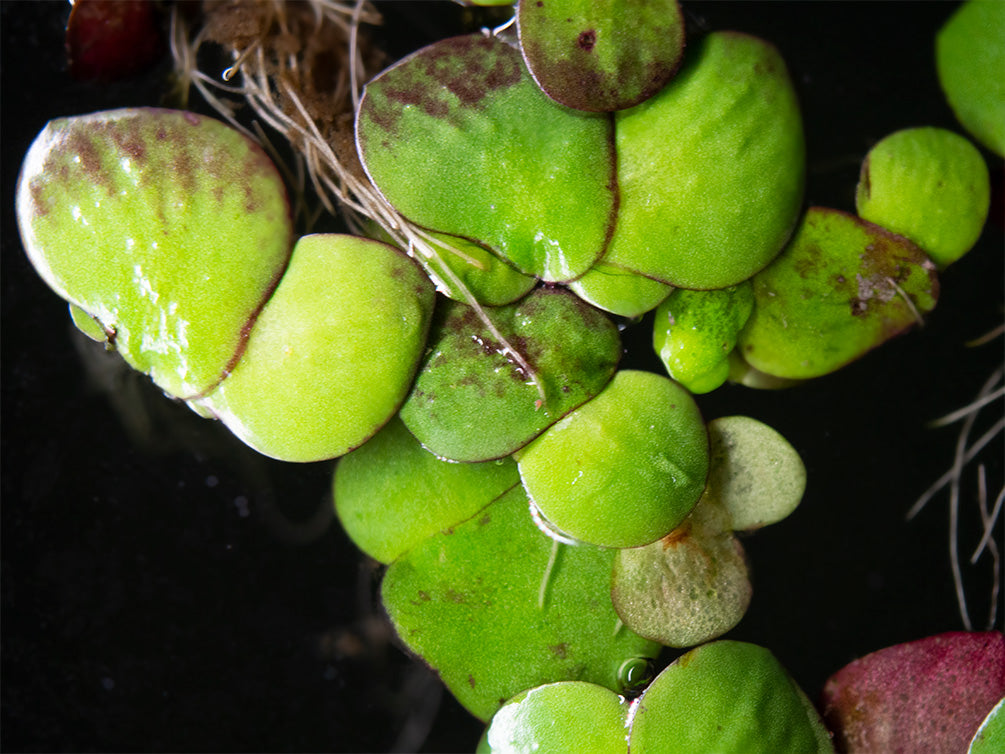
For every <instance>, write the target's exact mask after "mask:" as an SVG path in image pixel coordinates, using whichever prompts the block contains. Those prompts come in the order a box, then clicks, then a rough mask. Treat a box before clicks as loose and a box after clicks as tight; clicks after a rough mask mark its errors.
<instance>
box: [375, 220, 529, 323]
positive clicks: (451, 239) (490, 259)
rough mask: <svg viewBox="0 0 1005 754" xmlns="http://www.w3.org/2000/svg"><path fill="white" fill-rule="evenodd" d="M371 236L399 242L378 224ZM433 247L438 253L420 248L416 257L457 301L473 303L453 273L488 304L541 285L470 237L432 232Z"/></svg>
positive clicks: (440, 288)
mask: <svg viewBox="0 0 1005 754" xmlns="http://www.w3.org/2000/svg"><path fill="white" fill-rule="evenodd" d="M368 231H369V235H371V236H372V237H373V238H376V239H377V240H378V241H384V242H385V243H390V244H391V245H392V246H393V245H395V242H394V240H393V239H392V238H391V237H390V236H389V235H388V234H387V233H386V232H384V230H383V229H382V228H380V226H378V225H377V224H376V223H372V224H370V226H369V227H368ZM430 235H431V236H432V239H433V240H432V241H430V246H431V247H432V248H433V250H434V251H435V252H436V255H435V256H432V257H427V256H425V255H423V254H421V253H419V252H418V251H416V253H414V254H413V258H414V259H415V260H416V261H417V262H418V263H419V264H421V265H422V267H423V269H425V271H426V274H427V275H429V278H430V279H431V280H432V281H433V283H434V284H435V285H436V290H438V291H439V292H440V293H442V294H443V295H444V296H447V297H449V298H452V299H453V300H454V301H460V302H462V303H469V301H468V298H467V296H465V294H464V291H463V290H462V289H461V288H460V287H459V286H458V285H457V284H455V283H454V282H453V279H452V277H451V274H450V273H451V272H452V273H453V274H454V275H456V276H457V278H458V279H459V280H460V282H461V283H462V284H463V285H464V287H465V288H467V292H468V293H470V294H471V295H472V296H473V297H474V299H475V301H477V302H478V303H479V304H482V305H484V306H504V305H505V304H511V303H513V302H514V301H516V300H517V299H519V298H522V297H523V296H525V295H527V293H529V292H530V290H531V288H533V287H534V286H535V285H536V284H537V278H535V277H533V276H532V275H524V274H523V273H521V272H517V271H516V269H515V268H514V267H513V266H512V265H511V264H509V263H508V262H505V261H503V260H502V259H500V258H499V257H498V256H496V255H495V254H494V253H492V252H491V251H489V250H488V249H485V248H483V247H481V246H479V245H478V244H476V243H472V242H471V241H469V240H467V239H466V238H458V237H457V236H448V235H446V234H445V233H430Z"/></svg>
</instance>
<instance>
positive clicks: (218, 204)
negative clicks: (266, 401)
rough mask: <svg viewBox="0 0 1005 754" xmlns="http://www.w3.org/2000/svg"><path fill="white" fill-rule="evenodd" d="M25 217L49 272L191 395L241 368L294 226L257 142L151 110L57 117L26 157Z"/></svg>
mask: <svg viewBox="0 0 1005 754" xmlns="http://www.w3.org/2000/svg"><path fill="white" fill-rule="evenodd" d="M17 218H18V225H19V228H20V231H21V238H22V240H23V241H24V247H25V250H26V251H27V253H28V256H29V258H30V259H31V261H32V264H34V265H35V268H36V270H37V271H38V273H39V275H41V277H42V278H43V279H44V280H45V281H46V283H48V284H49V286H50V287H51V288H52V289H53V290H55V291H56V293H58V294H59V295H60V296H62V297H63V298H65V299H66V300H67V301H69V302H70V303H72V304H74V305H76V306H77V307H79V308H80V309H82V310H83V311H84V312H86V313H87V314H89V315H90V316H92V317H94V318H95V319H97V320H98V322H100V324H101V327H102V328H103V329H104V330H105V331H106V332H108V333H112V335H111V336H110V340H111V341H112V342H113V344H114V346H115V348H116V350H118V351H119V353H121V354H122V356H123V358H125V360H126V361H127V362H128V363H129V364H131V365H132V366H133V367H134V368H136V369H138V370H139V371H141V372H144V373H147V374H149V375H150V376H151V377H152V378H153V380H154V382H156V383H157V385H158V386H159V387H161V388H162V389H163V390H165V391H166V392H168V393H170V394H172V395H176V396H180V397H190V396H193V395H196V394H199V393H202V392H204V391H206V390H207V389H209V388H211V387H212V386H213V385H215V384H216V383H217V382H219V381H220V379H222V377H223V376H224V374H225V372H226V370H227V369H228V368H229V367H230V366H232V365H233V362H234V360H235V359H236V358H237V355H238V352H239V350H240V347H241V343H242V340H243V338H244V335H245V334H246V332H247V328H248V326H249V325H250V323H251V322H253V321H254V318H255V315H256V314H257V313H258V310H259V309H260V307H261V306H262V304H263V303H264V301H265V300H266V298H268V296H269V294H270V293H271V291H272V289H273V288H274V286H275V284H276V281H277V280H278V279H279V276H280V275H281V274H282V271H283V268H284V267H285V265H286V261H287V258H288V256H289V253H290V246H291V234H292V226H291V222H290V218H289V208H288V205H287V199H286V189H285V188H284V187H283V183H282V180H281V179H280V176H279V173H278V172H277V171H276V168H275V166H274V165H273V164H272V162H271V161H270V160H269V158H268V157H266V155H265V153H264V152H263V151H262V150H261V148H260V147H258V145H256V144H255V143H254V142H252V141H251V140H250V139H248V138H246V137H245V136H243V135H241V134H240V133H238V132H237V131H235V130H234V129H232V128H230V127H228V126H225V125H224V124H222V123H220V122H219V121H215V120H212V119H211V118H205V117H203V116H201V115H195V114H193V113H185V112H178V111H174V110H159V109H144V108H135V109H123V110H111V111H107V112H99V113H93V114H91V115H82V116H78V117H72V118H60V119H57V120H53V121H50V122H49V123H48V124H47V125H46V127H45V128H44V129H43V130H42V132H41V133H40V134H39V135H38V137H37V138H36V139H35V141H34V143H33V144H32V145H31V148H30V149H29V151H28V154H27V155H26V157H25V160H24V164H23V166H22V170H21V176H20V179H19V181H18V187H17Z"/></svg>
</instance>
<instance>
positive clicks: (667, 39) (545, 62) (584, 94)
mask: <svg viewBox="0 0 1005 754" xmlns="http://www.w3.org/2000/svg"><path fill="white" fill-rule="evenodd" d="M517 23H518V25H519V30H520V45H521V48H522V49H523V57H524V60H526V61H527V67H528V68H530V71H531V73H533V74H534V78H535V79H536V80H537V83H538V85H539V86H540V87H541V89H542V90H544V92H545V93H546V94H547V95H548V96H549V97H552V98H553V99H555V100H556V101H558V102H561V103H562V104H563V105H566V106H568V107H573V108H575V109H577V110H590V111H613V110H622V109H624V108H626V107H631V106H632V105H637V104H638V103H639V102H642V101H643V100H645V99H647V98H649V97H651V96H652V95H654V94H655V93H656V92H658V91H659V90H660V89H662V88H663V86H664V85H665V84H666V83H667V81H669V80H670V79H671V77H672V76H673V74H674V72H675V71H676V70H677V66H678V64H679V63H680V59H681V56H682V55H683V54H684V19H683V17H682V16H681V11H680V6H679V5H678V3H677V0H655V1H654V0H524V1H523V2H521V3H520V7H519V10H518V12H517Z"/></svg>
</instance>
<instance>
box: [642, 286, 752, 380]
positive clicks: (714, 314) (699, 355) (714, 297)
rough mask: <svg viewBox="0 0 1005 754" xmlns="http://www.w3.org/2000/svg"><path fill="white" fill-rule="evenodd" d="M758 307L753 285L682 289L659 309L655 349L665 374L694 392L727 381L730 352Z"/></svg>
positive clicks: (654, 328)
mask: <svg viewBox="0 0 1005 754" xmlns="http://www.w3.org/2000/svg"><path fill="white" fill-rule="evenodd" d="M753 308H754V294H753V291H752V289H751V286H750V283H746V282H744V283H741V284H740V285H737V286H732V287H730V288H723V289H720V290H715V291H689V290H686V289H683V288H678V289H677V290H675V291H674V292H673V293H671V294H670V295H669V296H668V297H667V298H666V300H664V301H663V303H662V304H660V306H659V308H658V309H657V310H656V319H655V322H654V323H653V349H654V350H655V351H656V354H657V355H658V356H659V357H660V361H662V362H663V366H665V367H666V370H667V374H669V375H670V377H671V378H673V379H674V380H676V381H677V382H679V383H680V384H682V385H683V386H684V387H686V388H687V389H688V390H690V391H691V392H692V393H708V392H710V391H712V390H715V389H716V388H717V387H719V386H720V385H721V384H722V383H723V382H725V381H726V378H727V377H729V354H730V353H731V352H732V350H733V347H734V346H735V345H736V337H737V334H738V333H739V332H740V328H742V327H743V325H744V324H745V323H746V321H747V318H748V317H749V316H750V312H751V311H752V310H753Z"/></svg>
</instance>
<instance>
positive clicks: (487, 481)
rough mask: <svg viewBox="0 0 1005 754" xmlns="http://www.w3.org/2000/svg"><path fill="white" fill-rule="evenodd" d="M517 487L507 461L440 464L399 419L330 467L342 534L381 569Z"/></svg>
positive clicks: (512, 465)
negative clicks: (333, 467)
mask: <svg viewBox="0 0 1005 754" xmlns="http://www.w3.org/2000/svg"><path fill="white" fill-rule="evenodd" d="M519 483H520V473H519V472H518V471H517V468H516V463H515V462H514V461H513V460H512V459H509V458H505V459H501V460H499V461H487V462H485V463H451V462H448V461H443V460H441V459H439V458H437V457H436V456H434V455H433V454H432V453H430V452H429V451H428V450H426V449H425V448H423V447H422V445H420V444H419V441H418V440H416V439H415V438H414V437H412V435H411V434H410V433H409V432H408V430H407V429H405V425H404V424H402V423H401V420H400V419H398V418H397V417H396V418H394V419H392V420H391V421H390V422H388V423H387V425H385V426H384V428H383V429H382V430H381V431H380V432H378V433H377V434H376V435H375V436H374V437H372V438H371V439H370V440H369V441H367V443H366V444H364V445H363V446H361V447H359V448H357V449H356V450H354V451H352V452H351V453H349V454H348V455H346V456H344V457H343V458H342V459H341V460H340V461H339V463H338V466H337V467H336V469H335V479H334V482H333V492H334V497H335V511H336V513H338V517H339V521H340V522H341V524H342V526H343V528H344V529H345V530H346V533H347V534H348V535H349V537H350V538H351V539H352V541H353V542H355V543H356V545H357V546H358V547H359V548H360V549H361V550H363V552H365V553H366V554H367V555H369V556H371V557H372V558H375V559H376V560H379V561H380V562H381V563H390V562H391V561H392V560H394V559H395V558H397V557H398V556H400V555H402V554H404V553H405V552H408V551H409V550H411V549H412V548H413V547H414V546H415V545H417V544H419V543H420V542H421V541H423V540H424V539H426V538H427V537H430V536H432V535H433V534H436V533H437V532H440V531H443V530H445V529H449V528H450V527H452V526H454V525H456V524H459V523H460V522H461V521H465V520H467V519H469V518H471V517H472V516H473V515H475V514H476V513H477V512H478V511H480V510H481V509H482V508H484V507H485V506H486V505H488V504H489V503H490V502H492V501H493V500H494V499H495V498H496V497H498V496H499V495H501V494H502V493H503V492H505V491H506V490H508V489H509V488H510V487H513V486H514V485H517V484H519Z"/></svg>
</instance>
